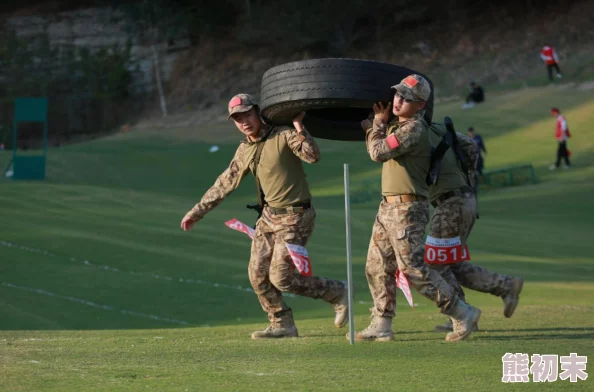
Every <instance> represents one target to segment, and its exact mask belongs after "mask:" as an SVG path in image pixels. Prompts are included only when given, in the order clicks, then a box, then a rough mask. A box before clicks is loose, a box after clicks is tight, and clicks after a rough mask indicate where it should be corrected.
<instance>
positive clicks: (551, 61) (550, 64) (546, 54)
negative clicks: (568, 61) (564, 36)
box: [540, 44, 563, 82]
mask: <svg viewBox="0 0 594 392" xmlns="http://www.w3.org/2000/svg"><path fill="white" fill-rule="evenodd" d="M540 58H541V59H542V61H544V63H545V65H546V66H547V72H548V74H549V80H550V81H551V82H552V81H553V68H555V70H556V71H557V77H558V78H559V79H561V78H562V77H563V75H561V70H560V69H559V58H558V57H557V52H556V51H555V48H553V47H552V46H551V45H549V44H545V46H543V48H542V50H541V51H540Z"/></svg>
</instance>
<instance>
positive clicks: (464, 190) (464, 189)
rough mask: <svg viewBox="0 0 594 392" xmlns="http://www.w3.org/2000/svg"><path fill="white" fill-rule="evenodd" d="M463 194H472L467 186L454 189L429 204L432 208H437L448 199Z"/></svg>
mask: <svg viewBox="0 0 594 392" xmlns="http://www.w3.org/2000/svg"><path fill="white" fill-rule="evenodd" d="M465 193H473V192H472V188H471V187H469V186H463V187H460V189H454V190H453V191H449V192H446V193H444V194H443V195H441V196H439V197H438V198H437V199H436V200H434V201H432V202H431V205H432V206H433V207H437V206H438V205H440V204H441V203H443V202H444V201H446V200H447V199H450V198H452V197H454V196H462V195H463V194H465Z"/></svg>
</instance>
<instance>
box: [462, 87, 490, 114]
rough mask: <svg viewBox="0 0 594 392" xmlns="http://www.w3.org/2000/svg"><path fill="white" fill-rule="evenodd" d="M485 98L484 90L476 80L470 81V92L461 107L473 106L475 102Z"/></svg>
mask: <svg viewBox="0 0 594 392" xmlns="http://www.w3.org/2000/svg"><path fill="white" fill-rule="evenodd" d="M484 100H485V90H483V88H482V87H481V86H479V85H478V84H476V82H470V92H469V93H468V95H467V96H466V103H465V104H464V105H462V109H469V108H473V107H474V106H475V105H476V104H477V103H481V102H483V101H484Z"/></svg>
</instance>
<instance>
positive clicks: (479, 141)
mask: <svg viewBox="0 0 594 392" xmlns="http://www.w3.org/2000/svg"><path fill="white" fill-rule="evenodd" d="M468 136H469V137H470V138H471V139H472V141H473V142H474V144H476V146H477V148H478V154H479V155H478V160H477V165H476V178H475V179H474V188H475V189H474V194H475V195H476V194H477V193H478V182H479V177H482V176H483V168H484V166H485V160H484V158H483V152H484V153H485V154H486V153H487V148H486V147H485V143H484V142H483V138H482V137H481V135H478V134H477V133H476V132H475V130H474V127H470V128H468Z"/></svg>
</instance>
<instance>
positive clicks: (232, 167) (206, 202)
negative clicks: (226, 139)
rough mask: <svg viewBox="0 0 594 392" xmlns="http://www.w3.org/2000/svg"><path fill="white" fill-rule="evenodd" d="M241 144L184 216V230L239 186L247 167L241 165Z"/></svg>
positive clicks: (182, 224) (189, 227)
mask: <svg viewBox="0 0 594 392" xmlns="http://www.w3.org/2000/svg"><path fill="white" fill-rule="evenodd" d="M242 157H243V144H242V145H240V146H239V148H238V149H237V151H236V152H235V156H234V157H233V160H232V161H231V163H230V164H229V167H228V168H227V169H226V170H225V171H224V172H223V173H222V174H221V175H220V176H219V177H218V178H217V179H216V181H215V183H214V185H213V186H212V187H210V189H209V190H208V191H206V193H205V194H204V196H202V199H200V201H199V202H198V203H197V204H196V205H195V206H194V207H193V208H192V209H191V210H190V211H188V213H187V214H186V215H185V216H184V218H183V219H182V223H181V226H182V228H183V229H184V230H189V229H191V227H192V225H193V224H194V223H196V222H198V221H199V220H200V219H202V218H203V217H204V216H205V215H206V214H207V213H208V212H209V211H211V210H213V209H214V208H215V207H216V206H218V205H219V204H221V203H222V202H223V200H224V199H225V197H227V196H229V195H230V194H231V192H233V191H234V190H235V189H237V187H238V186H239V184H240V182H241V180H242V179H243V177H245V175H246V174H247V172H248V170H249V168H248V167H243V163H242V162H243V159H242Z"/></svg>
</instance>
